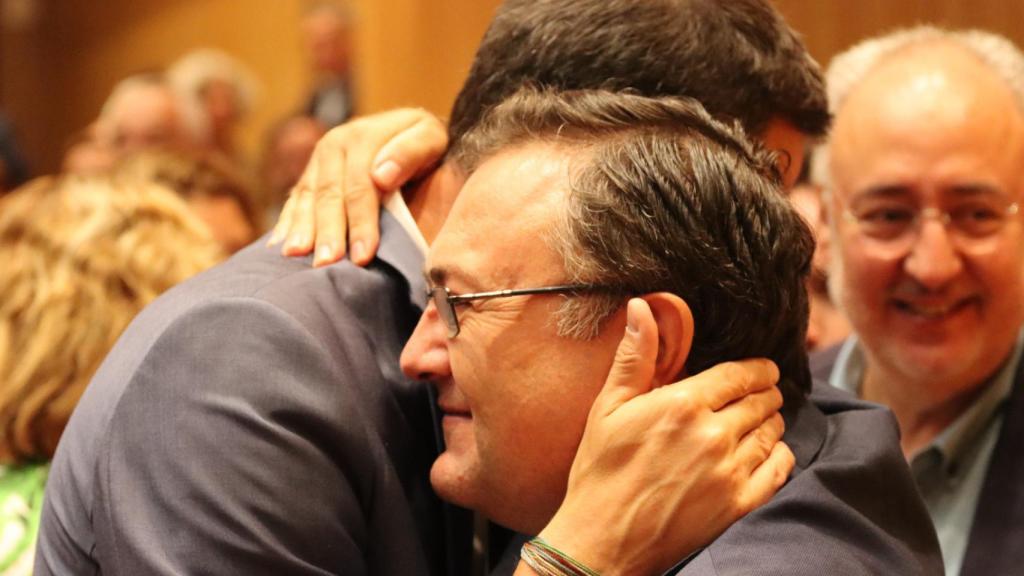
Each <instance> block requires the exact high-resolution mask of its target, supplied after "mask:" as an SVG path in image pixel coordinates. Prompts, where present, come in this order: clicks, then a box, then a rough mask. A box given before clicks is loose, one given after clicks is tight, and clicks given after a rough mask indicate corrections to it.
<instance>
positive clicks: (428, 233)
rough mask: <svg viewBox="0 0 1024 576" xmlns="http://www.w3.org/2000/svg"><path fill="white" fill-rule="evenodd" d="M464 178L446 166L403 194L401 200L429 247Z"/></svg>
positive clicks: (405, 190)
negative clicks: (407, 207)
mask: <svg viewBox="0 0 1024 576" xmlns="http://www.w3.org/2000/svg"><path fill="white" fill-rule="evenodd" d="M463 182H465V177H464V176H463V175H462V174H461V173H460V171H459V170H458V169H457V168H455V166H454V165H452V164H451V163H450V162H445V163H444V164H441V166H440V167H438V169H437V170H434V171H433V172H432V173H431V174H429V175H428V176H426V177H425V178H423V179H422V180H420V181H419V182H418V183H417V184H416V185H415V186H412V187H408V188H406V189H403V190H402V197H403V198H404V199H405V203H406V204H407V205H408V206H409V212H411V213H412V217H413V219H415V220H416V225H417V226H418V227H419V229H420V232H422V233H423V238H425V239H426V241H427V244H433V243H434V238H436V237H437V233H438V232H440V231H441V226H442V225H444V220H445V218H447V217H448V212H449V211H450V210H451V209H452V204H454V203H455V198H456V197H458V195H459V190H460V189H461V188H462V183H463Z"/></svg>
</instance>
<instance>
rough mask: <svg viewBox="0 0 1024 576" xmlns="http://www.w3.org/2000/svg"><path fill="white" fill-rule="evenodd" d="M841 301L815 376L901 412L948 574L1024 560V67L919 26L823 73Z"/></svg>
mask: <svg viewBox="0 0 1024 576" xmlns="http://www.w3.org/2000/svg"><path fill="white" fill-rule="evenodd" d="M828 78H829V91H830V100H831V105H832V108H833V110H834V111H835V114H836V122H835V127H834V129H833V132H832V136H831V141H830V143H829V149H828V156H827V159H828V165H827V166H828V170H827V172H828V174H829V180H830V182H829V188H830V194H831V197H830V198H829V199H828V204H829V206H828V207H829V211H830V219H831V228H832V235H833V242H832V245H833V253H832V254H833V255H832V258H833V266H832V269H833V282H834V284H835V287H836V288H837V291H838V294H837V301H838V302H839V303H840V305H841V307H842V308H843V309H844V311H845V312H846V313H847V314H848V316H849V318H850V321H851V323H852V325H853V328H854V332H855V336H854V337H852V338H850V339H849V340H848V341H847V342H846V343H845V344H844V345H842V346H841V347H840V348H838V349H837V350H833V351H831V353H828V354H825V355H823V356H821V357H819V358H817V359H816V361H817V367H816V371H817V373H819V374H820V375H821V376H822V377H824V378H829V379H830V381H831V382H832V383H833V384H834V385H836V386H838V387H840V388H844V389H847V390H850V391H852V392H855V393H857V394H859V395H860V396H861V397H862V398H865V399H867V400H872V401H875V402H880V403H883V404H886V405H888V406H889V407H890V408H892V410H893V412H894V413H895V415H896V418H897V419H898V421H899V423H900V428H901V430H902V447H903V452H904V454H905V456H906V457H907V459H908V460H909V461H910V463H911V468H912V470H913V473H914V477H915V480H916V481H917V485H918V488H919V489H920V492H921V495H922V496H923V497H924V499H925V502H926V504H927V506H928V509H929V511H930V513H931V517H932V520H933V521H934V523H935V526H936V529H937V531H938V534H939V540H940V542H941V545H942V552H943V556H944V559H945V564H946V572H947V574H951V575H956V574H1010V573H1016V572H1019V570H1020V567H1021V565H1022V564H1024V551H1022V548H1021V546H1020V541H1021V538H1024V488H1022V486H1024V467H1022V464H1021V462H1022V460H1021V458H1020V451H1021V447H1022V442H1024V392H1022V390H1021V389H1022V386H1021V385H1019V382H1020V380H1021V378H1022V376H1021V375H1020V371H1019V364H1020V361H1019V360H1020V339H1019V333H1020V328H1021V322H1022V319H1024V277H1022V274H1024V266H1022V262H1024V224H1022V222H1021V216H1020V209H1019V204H1020V202H1021V201H1022V193H1024V162H1022V158H1024V56H1022V54H1021V53H1020V51H1019V50H1018V49H1017V48H1016V47H1015V46H1013V45H1012V44H1011V43H1010V42H1008V41H1006V40H1005V39H1003V38H1000V37H998V36H995V35H993V34H988V33H983V32H977V31H969V32H946V31H940V30H937V29H934V28H918V29H913V30H908V31H902V32H897V33H894V34H891V35H888V36H884V37H880V38H875V39H872V40H869V41H866V42H864V43H863V44H861V45H858V46H856V47H854V48H852V49H850V50H849V51H848V52H846V53H845V54H843V55H841V56H838V57H837V58H836V60H835V61H834V63H833V64H832V66H831V68H830V71H829V77H828Z"/></svg>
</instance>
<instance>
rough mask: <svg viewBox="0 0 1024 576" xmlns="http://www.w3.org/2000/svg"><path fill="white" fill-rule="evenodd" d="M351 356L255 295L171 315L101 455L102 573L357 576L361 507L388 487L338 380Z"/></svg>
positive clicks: (387, 475)
mask: <svg viewBox="0 0 1024 576" xmlns="http://www.w3.org/2000/svg"><path fill="white" fill-rule="evenodd" d="M351 360H352V359H351V358H349V357H347V356H346V351H345V350H331V351H330V353H328V351H326V350H324V349H323V348H322V346H321V345H320V344H319V342H317V341H316V340H315V339H314V338H313V337H312V336H311V335H310V334H309V333H308V332H307V331H306V330H304V329H303V327H302V325H301V324H299V323H298V322H297V321H296V320H295V319H293V318H292V317H290V316H288V315H287V314H285V313H283V312H281V311H280V310H279V309H277V308H275V307H273V306H271V305H269V304H267V303H265V302H263V301H260V300H255V299H244V298H239V299H233V300H226V301H219V302H215V303H212V304H208V305H204V306H201V307H197V308H195V309H193V310H191V311H190V312H188V313H187V314H185V315H184V316H182V317H179V318H178V319H177V320H175V321H174V322H173V323H172V324H171V325H170V326H169V328H168V329H167V330H166V331H165V332H164V333H163V334H162V335H161V336H160V337H159V338H158V339H157V340H156V342H155V344H154V345H153V347H152V348H151V350H150V351H149V353H148V354H147V355H146V357H145V359H144V361H143V362H142V364H141V366H140V367H139V369H138V370H137V371H136V372H135V373H134V376H133V380H132V382H131V384H130V385H129V386H128V389H127V391H126V393H125V394H124V395H123V396H122V398H121V400H120V403H119V405H118V406H117V408H116V412H115V416H114V418H113V420H112V428H111V430H110V432H109V434H108V436H107V438H108V440H107V442H108V444H107V445H106V446H105V447H104V448H103V449H102V450H101V457H100V461H99V464H98V466H99V468H100V469H99V471H98V473H97V474H98V481H97V483H96V486H95V490H96V491H97V494H96V501H97V502H100V503H101V504H100V505H98V508H97V509H96V510H94V514H96V515H98V516H100V517H99V518H96V519H94V525H95V526H96V530H97V547H98V548H99V550H98V551H97V552H98V553H97V556H98V557H101V558H103V559H104V563H103V572H104V573H105V574H116V575H129V574H154V575H161V574H199V573H202V574H214V575H217V574H225V575H227V574H252V575H260V574H267V575H270V574H293V575H307V574H308V575H313V574H351V575H362V574H368V573H369V572H370V569H369V568H368V567H369V566H371V565H372V564H373V557H374V555H375V554H377V553H378V552H377V551H376V550H377V549H376V548H375V547H374V546H373V544H374V542H372V541H371V539H370V533H371V529H370V527H369V526H368V520H367V518H368V515H369V511H370V510H372V509H374V508H375V507H378V506H379V505H380V503H379V502H378V501H377V500H375V499H376V498H379V497H380V494H384V493H387V492H388V491H387V490H386V489H382V488H386V487H387V485H389V484H394V483H396V482H397V480H396V479H395V478H394V477H393V472H391V471H390V470H391V469H390V468H389V467H388V466H387V465H386V462H385V457H384V454H383V449H382V447H381V446H380V442H379V440H377V439H376V438H375V437H374V435H373V434H372V433H371V432H370V428H369V426H367V424H366V423H365V422H364V416H362V415H361V414H360V412H359V410H358V405H359V404H358V399H357V398H354V397H352V395H353V394H355V392H353V388H354V387H351V386H342V385H340V383H341V381H342V380H343V379H344V378H358V377H360V376H361V375H360V374H359V370H358V369H356V367H354V365H353V364H352V362H351ZM394 521H395V522H401V521H402V518H395V519H394Z"/></svg>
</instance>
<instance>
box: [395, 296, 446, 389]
mask: <svg viewBox="0 0 1024 576" xmlns="http://www.w3.org/2000/svg"><path fill="white" fill-rule="evenodd" d="M400 363H401V365H402V372H403V373H404V374H405V375H406V376H407V377H409V378H412V379H414V380H428V381H438V380H443V379H445V378H447V377H448V376H450V375H451V365H450V364H449V357H448V331H447V329H446V328H445V325H444V322H442V321H441V318H440V317H439V315H438V313H437V308H436V307H435V306H434V303H433V302H431V303H430V304H429V305H428V306H427V309H426V310H424V312H423V315H422V316H420V321H419V323H417V324H416V329H415V330H413V333H412V336H411V337H410V338H409V341H408V342H407V343H406V344H405V348H404V349H403V350H402V357H401V360H400Z"/></svg>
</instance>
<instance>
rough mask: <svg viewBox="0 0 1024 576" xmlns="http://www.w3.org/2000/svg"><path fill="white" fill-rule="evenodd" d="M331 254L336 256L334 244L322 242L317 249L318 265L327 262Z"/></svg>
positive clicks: (315, 261)
mask: <svg viewBox="0 0 1024 576" xmlns="http://www.w3.org/2000/svg"><path fill="white" fill-rule="evenodd" d="M331 256H334V246H332V245H330V244H321V245H320V246H318V247H317V249H316V258H314V262H313V263H314V264H316V265H317V266H319V265H321V264H325V263H327V262H328V261H330V259H331Z"/></svg>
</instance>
